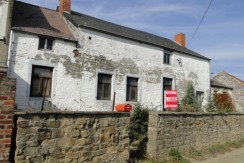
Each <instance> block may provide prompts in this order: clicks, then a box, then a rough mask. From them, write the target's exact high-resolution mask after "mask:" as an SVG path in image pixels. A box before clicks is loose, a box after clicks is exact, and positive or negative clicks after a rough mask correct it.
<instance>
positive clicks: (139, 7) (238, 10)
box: [21, 0, 244, 80]
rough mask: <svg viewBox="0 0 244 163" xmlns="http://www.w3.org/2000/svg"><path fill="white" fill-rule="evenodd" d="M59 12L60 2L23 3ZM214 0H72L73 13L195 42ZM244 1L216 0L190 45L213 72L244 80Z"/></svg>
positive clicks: (31, 1)
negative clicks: (181, 34) (179, 36)
mask: <svg viewBox="0 0 244 163" xmlns="http://www.w3.org/2000/svg"><path fill="white" fill-rule="evenodd" d="M21 1H23V2H27V3H31V4H35V5H39V6H43V7H47V8H51V9H56V7H57V5H58V3H59V0H21ZM209 2H210V0H133V1H132V0H122V1H118V0H72V10H75V11H78V12H81V13H84V14H87V15H90V16H94V17H97V18H100V19H103V20H107V21H110V22H113V23H117V24H120V25H124V26H127V27H131V28H135V29H139V30H143V31H146V32H149V33H153V34H156V35H159V36H162V37H166V38H169V39H173V37H174V35H175V34H177V33H180V32H183V33H185V34H186V41H187V43H188V42H189V40H190V39H191V37H192V35H193V33H194V31H195V29H196V27H197V25H198V24H199V22H200V20H201V18H202V16H203V14H204V12H205V10H206V8H207V7H208V5H209ZM243 9H244V1H243V0H232V1H230V0H213V2H212V5H211V7H210V8H209V10H208V13H207V15H206V16H205V19H204V20H203V22H202V25H201V26H200V28H199V30H198V32H197V33H196V35H195V37H194V39H193V40H192V41H191V43H190V45H189V46H188V48H189V49H191V50H193V51H195V52H198V53H200V54H202V55H204V56H206V57H208V58H210V59H212V61H211V72H212V73H214V74H217V73H218V72H220V71H226V72H228V73H230V74H232V75H235V76H236V77H238V78H240V79H242V80H244V12H243Z"/></svg>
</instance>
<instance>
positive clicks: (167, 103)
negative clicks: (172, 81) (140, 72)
mask: <svg viewBox="0 0 244 163" xmlns="http://www.w3.org/2000/svg"><path fill="white" fill-rule="evenodd" d="M164 108H165V109H166V110H176V109H177V108H178V97H177V91H176V90H165V91H164Z"/></svg>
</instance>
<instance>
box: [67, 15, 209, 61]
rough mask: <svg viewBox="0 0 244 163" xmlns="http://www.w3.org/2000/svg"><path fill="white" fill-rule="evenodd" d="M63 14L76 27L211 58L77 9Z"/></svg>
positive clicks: (154, 35) (162, 38)
mask: <svg viewBox="0 0 244 163" xmlns="http://www.w3.org/2000/svg"><path fill="white" fill-rule="evenodd" d="M64 16H65V17H66V18H67V19H68V20H69V21H70V22H71V23H72V24H74V25H75V26H77V27H78V26H79V27H84V28H88V29H93V30H97V31H100V32H104V33H107V34H112V35H115V36H119V37H122V38H126V39H130V40H134V41H139V42H141V43H146V44H149V45H153V46H157V47H161V48H166V49H171V50H174V51H178V52H181V53H183V54H187V55H191V56H194V57H197V58H202V59H205V60H211V59H209V58H207V57H205V56H203V55H201V54H199V53H197V52H194V51H192V50H190V49H188V48H186V47H183V46H181V45H179V44H177V43H176V42H174V41H173V40H171V39H168V38H165V37H162V36H158V35H156V34H152V33H149V32H145V31H142V30H138V29H134V28H131V27H126V26H123V25H120V24H116V23H113V22H109V21H107V20H102V19H100V18H96V17H94V16H90V15H86V14H83V13H80V12H77V11H71V13H70V14H68V13H64ZM105 26H106V27H105Z"/></svg>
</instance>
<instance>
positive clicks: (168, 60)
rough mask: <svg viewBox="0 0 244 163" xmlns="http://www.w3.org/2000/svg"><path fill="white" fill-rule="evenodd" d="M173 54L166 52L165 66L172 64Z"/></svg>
mask: <svg viewBox="0 0 244 163" xmlns="http://www.w3.org/2000/svg"><path fill="white" fill-rule="evenodd" d="M170 60H171V54H170V52H164V64H170Z"/></svg>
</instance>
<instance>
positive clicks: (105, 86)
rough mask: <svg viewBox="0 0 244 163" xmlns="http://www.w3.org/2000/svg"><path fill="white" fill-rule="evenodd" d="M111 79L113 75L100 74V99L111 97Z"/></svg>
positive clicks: (98, 85)
mask: <svg viewBox="0 0 244 163" xmlns="http://www.w3.org/2000/svg"><path fill="white" fill-rule="evenodd" d="M111 79H112V75H108V74H98V82H97V99H98V100H110V99H111Z"/></svg>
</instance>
